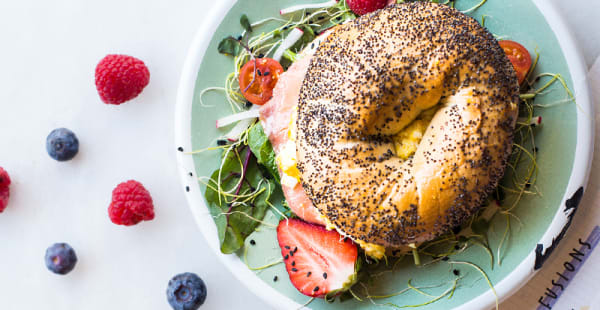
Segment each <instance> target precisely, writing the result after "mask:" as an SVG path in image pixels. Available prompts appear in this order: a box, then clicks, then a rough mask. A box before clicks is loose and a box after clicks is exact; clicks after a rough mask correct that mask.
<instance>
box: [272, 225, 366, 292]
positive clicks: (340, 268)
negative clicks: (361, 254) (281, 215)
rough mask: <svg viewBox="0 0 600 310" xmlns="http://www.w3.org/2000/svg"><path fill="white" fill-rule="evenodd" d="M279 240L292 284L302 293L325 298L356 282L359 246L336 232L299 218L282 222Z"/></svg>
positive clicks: (279, 227)
mask: <svg viewBox="0 0 600 310" xmlns="http://www.w3.org/2000/svg"><path fill="white" fill-rule="evenodd" d="M277 240H278V241H279V247H280V248H281V254H282V255H283V261H284V262H285V268H286V270H287V272H288V274H289V276H290V281H292V284H293V285H294V286H295V287H296V289H298V291H300V293H302V294H304V295H307V296H311V297H324V296H325V295H327V294H328V293H330V292H334V291H336V292H337V293H341V292H343V291H345V290H348V289H349V288H350V287H351V286H352V285H353V284H354V283H356V280H357V278H358V277H357V275H356V272H355V268H354V267H355V266H354V265H355V264H356V260H357V258H358V250H357V248H356V245H355V244H354V243H353V242H352V241H350V240H349V239H344V238H343V237H341V236H340V234H338V233H337V232H336V231H335V230H326V229H325V227H323V226H319V225H315V224H310V223H307V222H304V221H302V220H298V219H290V220H282V221H281V222H279V226H277Z"/></svg>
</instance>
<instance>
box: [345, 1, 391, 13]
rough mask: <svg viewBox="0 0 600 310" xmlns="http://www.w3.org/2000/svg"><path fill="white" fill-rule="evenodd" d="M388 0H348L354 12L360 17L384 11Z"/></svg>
mask: <svg viewBox="0 0 600 310" xmlns="http://www.w3.org/2000/svg"><path fill="white" fill-rule="evenodd" d="M388 2H390V1H388V0H346V3H348V6H349V7H350V9H351V10H352V12H354V13H356V14H358V15H365V14H367V13H371V12H373V11H377V10H379V9H383V8H384V7H385V6H386V5H387V4H388Z"/></svg>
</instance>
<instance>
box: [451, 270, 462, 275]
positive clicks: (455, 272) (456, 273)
mask: <svg viewBox="0 0 600 310" xmlns="http://www.w3.org/2000/svg"><path fill="white" fill-rule="evenodd" d="M452 273H453V274H454V275H455V276H458V275H460V270H458V269H454V270H452Z"/></svg>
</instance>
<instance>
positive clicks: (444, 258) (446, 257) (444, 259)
mask: <svg viewBox="0 0 600 310" xmlns="http://www.w3.org/2000/svg"><path fill="white" fill-rule="evenodd" d="M449 259H450V258H448V256H444V257H442V260H443V261H445V262H447V261H448V260H449Z"/></svg>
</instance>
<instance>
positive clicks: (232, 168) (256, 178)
mask: <svg viewBox="0 0 600 310" xmlns="http://www.w3.org/2000/svg"><path fill="white" fill-rule="evenodd" d="M248 152H250V149H248V148H246V149H245V150H242V151H241V154H238V153H237V152H235V151H231V152H229V154H228V155H227V157H226V158H225V161H224V164H223V165H222V167H221V169H220V183H221V189H217V188H216V184H217V180H219V170H216V171H215V172H213V174H212V176H211V181H210V182H209V185H210V186H208V187H207V188H206V192H205V195H204V196H205V198H206V202H207V205H208V208H209V210H210V214H211V215H212V217H213V218H214V221H215V224H216V225H217V232H218V235H219V242H220V244H221V252H223V253H225V254H231V253H234V252H235V251H237V250H239V249H240V248H241V247H242V246H243V245H244V240H246V238H247V237H248V236H249V235H250V234H251V233H252V232H254V230H255V229H256V227H257V226H258V225H259V224H260V221H262V219H263V218H264V216H265V213H266V211H267V209H268V208H269V201H270V198H271V194H273V191H274V189H275V182H274V181H273V180H267V179H265V178H264V176H263V174H262V173H261V171H260V169H259V167H258V164H257V162H256V160H255V159H254V158H250V160H249V162H248V166H247V169H246V173H245V175H244V180H240V178H241V174H242V169H243V168H242V167H241V166H240V162H243V160H244V159H245V158H246V156H248ZM250 157H252V156H250ZM240 181H242V183H241V184H242V186H241V188H240V191H239V195H245V197H243V198H241V197H240V198H238V199H235V198H234V197H231V196H228V195H225V194H224V192H226V191H227V192H229V193H230V194H233V193H235V192H236V191H235V189H236V185H239V184H240ZM252 192H256V193H259V194H257V195H254V196H251V195H248V194H249V193H252Z"/></svg>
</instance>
